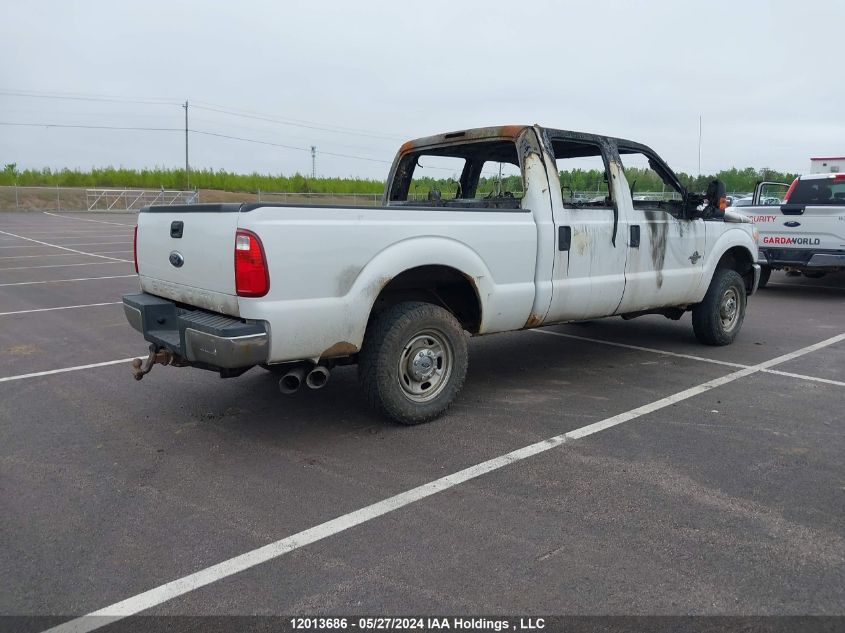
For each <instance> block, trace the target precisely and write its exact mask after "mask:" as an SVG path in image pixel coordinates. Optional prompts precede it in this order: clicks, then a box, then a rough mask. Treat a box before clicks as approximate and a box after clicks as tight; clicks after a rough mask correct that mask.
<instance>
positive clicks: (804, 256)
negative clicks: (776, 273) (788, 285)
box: [757, 248, 845, 268]
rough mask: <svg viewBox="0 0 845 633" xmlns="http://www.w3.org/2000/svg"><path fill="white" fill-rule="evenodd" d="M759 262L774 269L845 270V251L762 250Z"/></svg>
mask: <svg viewBox="0 0 845 633" xmlns="http://www.w3.org/2000/svg"><path fill="white" fill-rule="evenodd" d="M757 261H758V262H759V263H760V264H762V265H764V266H771V267H772V268H786V267H789V268H845V251H818V250H811V249H791V248H761V249H760V250H759V254H758V259H757Z"/></svg>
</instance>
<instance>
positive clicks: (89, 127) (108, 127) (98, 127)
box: [0, 121, 182, 132]
mask: <svg viewBox="0 0 845 633" xmlns="http://www.w3.org/2000/svg"><path fill="white" fill-rule="evenodd" d="M0 125H11V126H19V127H47V128H50V127H56V128H77V129H83V130H137V131H141V132H181V131H182V129H181V128H178V127H128V126H120V125H71V124H69V123H9V122H7V121H0Z"/></svg>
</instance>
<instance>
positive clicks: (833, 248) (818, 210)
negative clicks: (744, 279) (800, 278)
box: [728, 173, 845, 287]
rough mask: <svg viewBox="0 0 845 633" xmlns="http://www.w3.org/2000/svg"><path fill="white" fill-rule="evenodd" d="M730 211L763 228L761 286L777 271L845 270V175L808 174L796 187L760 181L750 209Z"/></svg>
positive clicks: (812, 274) (815, 274) (823, 272)
mask: <svg viewBox="0 0 845 633" xmlns="http://www.w3.org/2000/svg"><path fill="white" fill-rule="evenodd" d="M767 202H768V204H767ZM728 210H729V211H733V212H735V213H737V214H739V215H743V216H745V217H747V218H749V219H750V220H751V221H753V222H754V223H755V224H757V226H758V228H759V230H760V253H759V261H760V265H761V267H762V271H761V276H760V287H763V286H765V285H766V284H767V283H768V281H769V276H770V275H771V274H772V270H788V271H792V272H795V273H802V274H803V275H804V276H806V277H812V278H818V277H823V276H824V275H826V274H827V273H831V272H836V271H841V270H845V174H836V173H832V174H807V175H805V176H800V177H799V178H796V179H795V180H794V181H793V182H792V184H791V185H788V184H786V183H780V182H761V183H758V185H757V187H755V189H754V197H753V199H752V203H751V205H750V206H742V207H735V208H729V209H728Z"/></svg>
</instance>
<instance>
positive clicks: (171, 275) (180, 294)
mask: <svg viewBox="0 0 845 633" xmlns="http://www.w3.org/2000/svg"><path fill="white" fill-rule="evenodd" d="M239 209H240V205H238V204H196V205H183V206H172V207H148V208H145V209H143V210H142V211H141V213H139V214H138V236H137V242H136V248H137V258H138V274H139V277H140V280H141V289H142V290H143V291H144V292H148V293H150V294H153V295H156V296H159V297H164V298H166V299H171V300H173V301H179V302H181V303H185V304H188V305H192V306H196V307H199V308H205V309H207V310H212V311H214V312H221V313H223V314H229V315H232V316H238V298H237V296H236V292H235V264H234V253H235V250H234V249H235V233H236V231H237V225H238V212H239Z"/></svg>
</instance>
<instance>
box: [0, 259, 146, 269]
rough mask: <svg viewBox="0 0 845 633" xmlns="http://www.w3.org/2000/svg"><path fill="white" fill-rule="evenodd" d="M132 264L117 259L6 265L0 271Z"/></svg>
mask: <svg viewBox="0 0 845 633" xmlns="http://www.w3.org/2000/svg"><path fill="white" fill-rule="evenodd" d="M126 263H128V264H131V263H132V262H127V261H126V260H123V259H121V260H117V261H113V262H83V263H81V264H44V265H43V266H6V267H0V272H3V271H4V270H33V269H34V268H70V267H71V266H103V265H104V264H111V265H114V264H126Z"/></svg>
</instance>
